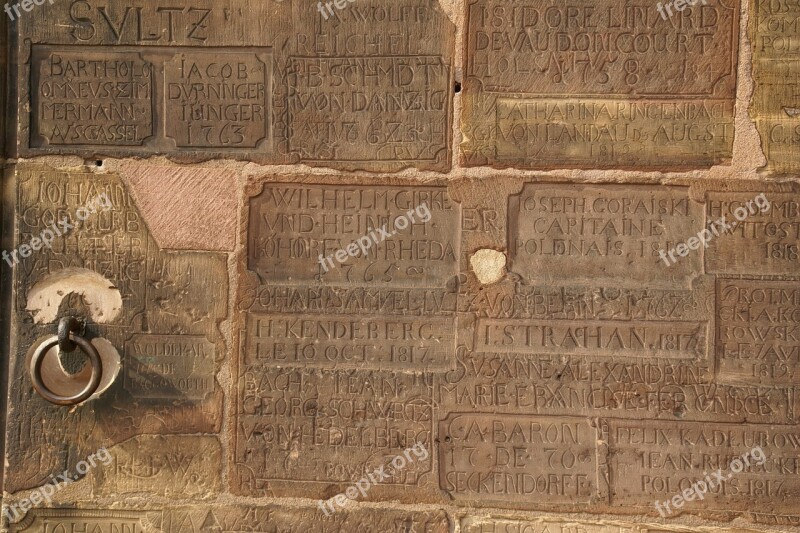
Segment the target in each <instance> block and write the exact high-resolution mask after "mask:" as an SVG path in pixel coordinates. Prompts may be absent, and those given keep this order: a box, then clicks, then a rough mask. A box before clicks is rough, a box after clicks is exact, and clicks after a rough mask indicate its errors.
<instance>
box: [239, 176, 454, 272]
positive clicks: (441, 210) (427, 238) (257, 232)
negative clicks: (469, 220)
mask: <svg viewBox="0 0 800 533" xmlns="http://www.w3.org/2000/svg"><path fill="white" fill-rule="evenodd" d="M459 217H460V208H459V205H458V204H457V203H455V202H453V201H452V200H451V199H450V197H449V195H448V193H447V190H446V189H445V188H443V187H366V186H347V185H343V186H331V185H309V186H304V185H300V184H267V185H265V186H264V190H263V192H262V193H261V195H259V196H257V197H256V198H254V199H252V200H251V207H250V231H249V239H248V243H249V247H250V252H249V256H248V261H249V266H250V269H251V270H254V271H256V272H258V273H259V274H261V275H262V276H263V277H264V278H265V280H267V281H268V282H271V283H276V282H283V283H288V284H297V283H303V282H317V281H321V282H323V283H324V284H326V285H329V284H330V285H363V286H389V287H392V286H399V287H440V286H442V285H444V284H445V283H446V282H447V280H449V279H450V278H451V277H453V276H455V275H457V270H458V268H457V265H458V246H459V243H458V239H457V238H456V237H457V232H458V228H459V225H460V221H459ZM362 238H364V241H363V243H364V247H363V248H361V247H360V246H359V242H360V241H359V240H360V239H362ZM348 247H351V250H355V252H351V251H349V250H348ZM340 250H343V251H344V252H343V253H340V254H339V257H338V258H337V252H339V251H340ZM320 256H321V257H322V258H323V259H325V260H324V261H323V260H320ZM342 257H345V258H347V259H346V260H344V261H342V260H341V258H342Z"/></svg>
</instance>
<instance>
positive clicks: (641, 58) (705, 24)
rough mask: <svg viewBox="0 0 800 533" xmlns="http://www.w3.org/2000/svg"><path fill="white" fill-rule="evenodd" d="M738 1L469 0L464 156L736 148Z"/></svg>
mask: <svg viewBox="0 0 800 533" xmlns="http://www.w3.org/2000/svg"><path fill="white" fill-rule="evenodd" d="M738 14H739V6H738V2H735V1H732V2H718V3H715V4H710V3H704V4H702V5H697V6H693V7H690V8H689V9H685V10H681V12H680V13H678V14H677V16H675V17H672V18H668V17H663V18H662V16H661V15H660V14H659V12H658V11H657V9H656V8H655V6H654V5H653V4H652V3H651V2H648V1H646V0H637V1H635V2H633V3H631V2H628V3H625V4H624V5H622V4H619V3H618V2H613V1H604V2H601V3H600V4H593V5H584V4H582V3H576V4H571V3H569V2H558V3H555V4H553V5H542V4H540V3H537V2H533V1H525V2H521V3H520V2H516V3H510V2H507V1H504V0H472V1H471V2H470V3H469V5H468V8H467V37H466V44H465V55H466V72H465V86H464V92H465V102H464V103H465V115H464V119H463V122H462V128H463V130H464V136H465V140H464V143H463V144H462V153H463V161H464V163H465V164H467V165H485V164H490V165H494V166H501V167H506V166H515V167H521V168H558V167H591V168H599V167H635V168H685V167H690V168H691V167H704V166H705V167H707V166H711V165H713V164H716V163H719V162H722V161H725V160H727V159H729V158H730V156H731V151H732V146H733V113H734V107H733V104H734V97H735V87H736V80H735V73H736V51H737V36H738V33H739V29H738V19H739V15H738Z"/></svg>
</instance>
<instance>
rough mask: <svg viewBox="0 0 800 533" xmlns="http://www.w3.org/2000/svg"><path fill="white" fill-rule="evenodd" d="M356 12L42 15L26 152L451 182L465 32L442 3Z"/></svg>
mask: <svg viewBox="0 0 800 533" xmlns="http://www.w3.org/2000/svg"><path fill="white" fill-rule="evenodd" d="M344 5H345V8H346V9H340V8H334V7H333V4H332V3H330V4H328V6H329V7H328V8H326V7H325V5H324V3H322V2H320V3H319V5H317V3H315V2H308V3H305V4H302V5H300V4H299V3H296V2H280V1H272V0H270V1H265V2H254V1H251V0H223V1H221V2H218V1H214V0H200V1H199V2H196V3H194V4H191V5H180V6H178V5H174V6H173V5H161V4H159V5H154V4H152V2H147V1H146V0H129V1H127V2H125V3H124V4H119V5H113V6H107V5H104V4H98V3H96V2H93V1H91V0H79V1H75V2H44V4H43V5H41V6H39V5H38V4H37V7H36V9H35V10H33V11H32V12H30V13H26V16H25V17H22V18H21V19H20V21H19V38H18V40H17V47H16V51H15V53H16V55H15V57H16V58H17V64H18V68H17V71H16V77H17V88H18V93H19V94H18V95H19V99H18V102H17V103H18V105H17V113H18V118H19V120H18V122H19V127H18V128H17V130H16V134H17V140H18V143H17V144H18V149H19V150H20V152H21V153H23V154H26V155H30V156H34V155H43V154H53V153H57V154H80V155H84V156H87V157H93V156H103V155H109V156H136V157H147V156H152V155H159V154H165V155H167V156H168V157H170V158H171V159H174V160H179V161H197V160H207V159H215V158H216V159H244V160H251V161H257V162H260V163H278V164H286V163H303V164H308V165H316V166H325V167H335V168H341V169H345V170H359V169H360V170H369V171H395V170H400V169H403V168H407V167H417V168H420V169H428V170H436V171H447V170H448V169H449V168H450V164H451V162H450V156H451V139H452V115H453V105H452V103H453V90H452V87H453V78H454V68H453V55H454V50H453V48H454V42H455V32H454V26H453V24H452V23H451V22H450V20H449V19H448V18H447V16H446V15H445V14H444V12H443V11H442V9H441V8H440V7H439V2H438V1H436V0H402V1H400V2H393V3H392V4H391V5H386V4H385V3H384V2H381V1H380V0H359V2H358V3H357V4H350V3H347V4H344Z"/></svg>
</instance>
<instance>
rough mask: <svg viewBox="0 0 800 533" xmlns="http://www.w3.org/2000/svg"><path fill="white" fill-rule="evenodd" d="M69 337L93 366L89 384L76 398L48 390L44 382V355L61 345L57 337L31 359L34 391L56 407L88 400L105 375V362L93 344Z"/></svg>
mask: <svg viewBox="0 0 800 533" xmlns="http://www.w3.org/2000/svg"><path fill="white" fill-rule="evenodd" d="M69 337H70V339H69V340H70V341H72V342H74V343H75V344H77V345H78V348H80V349H81V351H83V353H85V354H86V355H87V356H88V357H89V362H90V363H91V365H92V376H91V377H90V378H89V383H87V384H86V387H84V388H83V390H82V391H81V392H79V393H78V394H76V395H75V396H61V395H58V394H55V393H53V391H51V390H50V389H48V388H47V385H45V384H44V381H42V363H43V362H44V355H45V354H46V353H47V352H48V351H50V349H51V348H53V347H55V346H58V345H59V338H58V337H57V336H55V337H51V338H50V339H48V340H47V341H46V342H45V343H44V344H42V345H41V346H39V347H38V348H37V349H36V351H35V352H34V354H33V357H32V358H31V379H32V380H33V388H34V390H35V391H36V392H37V393H39V396H41V397H42V398H44V399H45V400H47V401H48V402H50V403H54V404H56V405H77V404H79V403H82V402H84V401H86V400H88V399H89V398H90V397H91V396H92V394H94V393H95V391H96V390H97V388H98V387H99V386H100V378H101V376H102V375H103V361H102V360H101V359H100V354H99V353H98V352H97V349H96V348H95V347H94V346H93V345H92V343H90V342H89V341H87V340H86V339H84V338H83V337H81V336H79V335H75V334H72V333H70V335H69Z"/></svg>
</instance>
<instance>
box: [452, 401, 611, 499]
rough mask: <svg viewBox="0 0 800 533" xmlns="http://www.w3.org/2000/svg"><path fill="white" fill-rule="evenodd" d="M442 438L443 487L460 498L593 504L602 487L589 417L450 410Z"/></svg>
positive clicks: (453, 495) (601, 460)
mask: <svg viewBox="0 0 800 533" xmlns="http://www.w3.org/2000/svg"><path fill="white" fill-rule="evenodd" d="M439 438H440V441H442V442H441V444H440V445H439V464H440V472H439V485H440V487H441V488H442V489H443V490H445V491H447V492H448V493H449V494H450V495H451V496H452V497H453V498H455V499H459V500H465V499H466V500H478V501H512V502H517V501H521V502H524V501H530V500H531V499H532V498H535V499H536V501H538V502H542V503H544V504H553V503H570V504H572V503H576V502H585V503H589V502H592V501H593V500H595V498H596V497H597V496H598V494H599V492H600V490H601V489H600V488H599V487H598V483H599V479H598V464H599V463H601V462H602V463H604V462H605V458H602V459H600V458H598V450H597V447H596V442H597V440H598V435H597V432H596V430H595V428H593V427H591V426H590V425H589V423H588V421H587V420H586V419H580V418H570V417H563V418H560V417H529V416H512V415H480V414H475V415H473V414H451V415H450V416H449V417H448V418H447V419H445V420H443V421H441V422H440V423H439Z"/></svg>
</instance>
